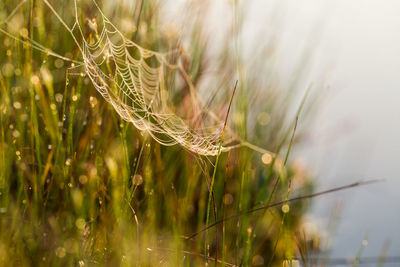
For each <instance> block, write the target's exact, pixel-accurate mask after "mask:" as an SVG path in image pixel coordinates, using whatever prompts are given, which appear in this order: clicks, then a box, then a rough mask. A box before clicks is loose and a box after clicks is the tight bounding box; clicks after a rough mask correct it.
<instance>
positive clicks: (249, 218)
mask: <svg viewBox="0 0 400 267" xmlns="http://www.w3.org/2000/svg"><path fill="white" fill-rule="evenodd" d="M222 2H223V1H222ZM19 3H20V2H19V1H17V0H4V1H1V2H0V21H3V20H5V19H6V18H7V17H8V15H10V14H11V13H12V11H13V10H14V8H15V7H17V6H18V4H19ZM51 4H52V6H53V7H54V8H55V10H56V11H57V12H58V13H59V14H60V16H61V17H62V18H63V19H64V20H65V21H66V22H67V23H68V25H72V24H73V19H74V17H73V2H72V1H60V0H53V1H51ZM79 4H80V5H82V8H80V9H79V11H80V13H81V14H80V16H81V18H82V21H86V22H87V21H89V20H91V19H92V18H95V17H96V16H98V14H97V13H96V12H97V10H96V9H95V8H94V6H93V5H92V4H91V2H90V1H89V0H88V1H82V0H81V1H79ZM164 5H166V4H164V3H162V2H160V1H152V0H138V1H133V2H130V1H120V2H118V1H111V0H110V1H106V2H104V3H100V6H102V8H103V10H104V11H105V12H106V14H107V15H108V16H109V18H110V20H112V21H113V22H114V23H115V24H116V25H117V26H118V27H120V29H121V31H123V32H124V34H125V35H126V37H127V38H130V39H131V40H133V41H134V42H136V43H138V44H140V45H141V46H143V47H146V48H149V49H153V50H156V51H168V50H171V49H176V48H179V49H180V50H181V51H182V53H183V54H184V55H185V57H184V62H183V63H184V66H185V68H186V70H187V72H188V73H189V74H190V75H191V79H192V81H193V83H194V84H195V85H196V86H198V88H199V89H198V90H199V92H200V93H201V94H202V95H204V96H205V97H204V98H205V99H204V101H205V102H206V103H208V108H209V109H210V110H213V111H214V112H215V113H216V114H218V116H219V117H220V118H221V121H223V120H224V118H225V115H226V112H227V107H228V104H229V100H230V97H231V95H232V90H233V85H234V84H235V80H238V88H237V93H236V95H235V96H234V104H233V109H232V111H231V114H230V117H229V118H230V120H229V125H230V127H231V128H232V129H234V131H235V132H236V133H237V134H238V135H239V136H241V137H242V138H243V139H246V140H249V141H251V142H252V143H255V144H258V145H259V146H261V147H263V148H265V149H268V150H270V151H273V152H278V154H279V155H280V157H284V156H285V154H286V150H287V149H288V148H287V147H288V144H289V141H290V134H291V132H292V128H293V126H294V125H293V123H291V122H293V121H294V118H293V117H291V116H290V115H288V114H291V113H290V111H291V110H293V109H296V108H297V106H294V103H295V102H298V101H297V100H298V99H295V97H294V96H298V94H297V93H296V92H298V90H299V89H301V90H302V89H304V88H298V87H297V86H296V79H293V83H291V84H292V85H291V87H290V88H280V86H281V84H280V82H279V79H280V78H279V75H278V73H277V71H276V69H275V65H276V64H278V63H277V62H276V61H274V60H273V57H274V54H273V50H274V45H275V44H274V42H273V41H271V40H265V42H264V41H262V40H260V43H259V44H257V46H258V53H257V56H255V57H253V58H250V59H249V58H246V57H242V56H240V55H241V52H240V51H241V45H240V44H237V42H238V41H237V40H238V39H239V38H237V37H238V36H239V35H240V29H241V28H240V25H241V24H242V19H243V18H242V17H241V15H240V14H237V16H238V19H236V20H235V19H232V21H236V23H232V25H231V29H230V30H228V34H226V38H224V40H225V41H224V42H223V43H221V44H220V47H212V46H209V45H208V44H209V43H210V41H211V38H212V36H210V34H209V32H210V31H209V28H210V27H215V25H212V24H211V23H210V22H209V21H207V16H206V14H207V11H208V10H209V6H212V2H211V1H208V3H206V2H204V3H201V1H189V3H188V4H187V6H186V9H185V10H186V12H187V13H186V14H182V18H183V19H182V20H186V24H185V29H184V30H182V31H180V27H179V26H177V25H174V24H166V23H164V19H165V18H164V16H163V15H162V14H163V12H165V9H164ZM224 5H226V8H230V9H231V10H236V12H238V10H241V9H240V8H241V5H245V3H236V4H235V3H230V2H229V3H224ZM233 18H234V16H233ZM0 27H1V29H4V30H5V31H7V32H9V33H10V34H12V35H13V36H17V37H18V38H20V39H21V40H26V43H25V44H24V43H21V42H19V41H16V40H14V39H13V38H11V37H9V36H7V35H5V34H4V33H0V92H1V93H0V265H3V266H92V265H104V266H119V265H122V266H181V265H185V266H197V265H202V264H205V263H206V261H208V263H209V264H214V263H213V262H214V260H213V259H215V258H218V259H219V260H220V262H219V263H218V264H219V265H222V263H221V262H226V263H227V264H228V263H229V264H235V265H242V266H249V265H251V266H257V265H259V266H266V265H268V263H270V264H272V265H276V266H282V262H283V260H285V259H293V258H296V257H297V258H298V257H300V256H301V255H300V254H299V248H298V247H299V244H301V245H300V246H301V247H308V249H309V250H312V249H318V242H314V241H315V240H314V241H313V242H312V244H313V247H312V248H311V247H310V244H306V242H307V241H306V240H303V239H304V235H303V234H302V233H301V234H299V233H298V231H299V229H300V224H301V221H302V215H303V214H304V212H305V210H306V207H307V206H306V203H305V202H297V203H296V204H290V208H289V210H287V208H288V207H286V206H285V207H284V208H283V210H284V211H288V212H287V213H286V215H284V214H285V213H284V212H283V211H282V207H281V206H279V207H276V208H273V209H269V210H267V211H260V212H257V213H251V214H247V215H244V216H240V217H237V218H234V219H231V220H228V221H226V222H224V223H220V224H218V225H217V227H213V228H211V229H210V230H208V231H207V232H208V234H207V235H206V236H207V238H205V235H204V234H199V235H197V236H196V237H195V238H193V239H190V240H187V239H186V238H185V237H187V236H190V235H191V234H193V233H195V232H197V231H199V230H200V229H202V228H203V227H204V226H205V223H206V211H207V205H208V198H209V196H208V188H209V183H210V181H211V179H212V174H213V170H214V167H213V164H214V163H215V157H208V158H206V157H201V156H198V155H194V154H191V153H189V152H187V151H185V150H184V149H182V148H181V147H179V146H173V147H163V146H160V145H159V144H158V143H157V142H154V141H153V140H152V139H151V138H150V137H149V136H148V135H146V133H141V132H139V131H137V130H136V129H135V128H134V127H133V125H132V124H129V123H126V122H124V121H122V120H121V119H120V118H119V116H118V114H116V112H115V111H114V110H113V108H112V107H111V106H110V105H109V104H108V103H106V102H105V101H104V100H103V99H102V98H101V96H100V94H99V93H98V92H97V91H96V90H95V89H94V87H93V86H92V84H91V83H90V81H89V79H88V78H87V77H86V76H85V75H84V73H83V75H80V72H79V71H80V70H79V68H77V69H78V71H77V70H76V69H72V70H70V71H69V73H72V74H69V75H66V74H67V69H69V68H70V67H71V63H70V62H67V61H63V60H61V59H58V58H54V57H51V56H49V55H47V54H46V53H42V52H40V51H37V50H36V49H33V48H32V46H30V45H29V39H33V40H35V41H36V42H38V43H40V44H42V45H43V46H44V47H47V48H51V50H53V51H56V52H57V53H59V54H61V55H63V56H65V57H68V58H73V59H76V60H77V61H79V60H81V55H80V54H79V50H78V49H77V47H76V45H75V43H74V42H73V39H72V38H71V35H70V34H69V33H68V32H67V31H66V30H65V28H64V27H63V25H62V24H61V23H59V21H58V20H57V18H56V17H55V16H54V14H52V12H51V11H50V10H49V8H48V7H47V6H46V5H45V3H44V2H43V1H42V0H35V1H33V0H28V1H26V2H25V3H24V4H23V5H22V7H21V9H19V10H18V11H16V13H15V14H13V16H12V17H11V18H9V19H8V21H7V23H3V24H2V25H0ZM83 27H86V28H87V34H88V36H87V38H88V39H89V38H90V31H89V30H88V27H89V26H88V24H86V25H83ZM28 38H29V39H28ZM235 43H236V45H235ZM76 74H78V75H76ZM298 75H299V76H301V70H298ZM169 90H171V92H172V95H173V99H172V102H173V103H174V105H175V106H174V108H175V110H176V112H177V113H178V114H185V111H186V110H188V109H190V106H188V105H189V103H190V101H187V100H188V98H189V97H190V96H189V94H188V93H187V88H185V87H184V86H182V85H179V83H177V85H176V87H175V88H170V89H169ZM302 119H303V118H302ZM221 130H222V129H221ZM287 133H289V134H287ZM271 160H272V159H270V158H268V157H264V158H263V159H262V154H260V153H259V152H256V151H253V150H251V149H249V148H245V147H244V148H238V149H235V150H232V151H230V152H228V153H223V154H221V156H220V159H219V163H218V166H217V170H216V175H215V184H214V186H213V197H212V199H213V203H212V207H213V208H212V213H211V215H210V218H211V219H210V222H209V223H212V222H214V221H216V220H220V219H222V218H224V217H226V216H228V215H230V214H234V213H237V212H243V211H246V210H248V209H251V208H254V207H258V206H260V205H263V204H267V203H268V201H269V199H270V198H271V199H270V201H271V202H275V201H279V200H282V199H285V198H286V196H287V191H288V183H289V181H291V196H293V195H296V194H297V195H298V194H303V193H307V192H311V191H312V188H313V186H312V183H311V182H310V179H309V176H308V174H307V171H305V170H304V168H303V167H302V166H300V165H299V164H297V163H296V162H294V161H291V160H290V158H289V162H288V164H287V165H286V166H282V161H276V162H275V164H271ZM263 161H264V162H265V163H267V164H264V163H263ZM273 162H274V161H273ZM279 163H280V164H279ZM276 180H278V183H277V186H278V187H277V188H278V189H277V191H276V192H275V194H273V195H272V194H271V193H272V191H273V188H274V184H275V181H276ZM283 217H285V219H284V220H283V219H282V218H283ZM282 222H283V223H282ZM307 238H309V237H307ZM311 238H312V237H311ZM204 243H206V245H204ZM275 244H276V249H275V248H274V247H275ZM204 247H206V253H207V254H208V255H207V257H208V258H207V257H206V256H205V255H204Z"/></svg>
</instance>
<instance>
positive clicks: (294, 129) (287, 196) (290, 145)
mask: <svg viewBox="0 0 400 267" xmlns="http://www.w3.org/2000/svg"><path fill="white" fill-rule="evenodd" d="M307 94H308V91H307V93H306V95H307ZM302 104H304V102H303V103H302ZM301 107H302V105H301ZM300 110H301V109H300ZM300 110H299V113H300ZM298 115H299V114H297V116H296V122H295V124H294V128H293V133H292V137H291V138H290V143H289V147H288V152H287V153H286V156H285V161H284V162H283V168H285V166H286V163H287V160H288V158H289V152H290V151H291V149H292V145H293V140H294V136H295V134H296V129H297V122H298V120H299V117H298ZM291 184H292V183H291V180H289V181H288V190H287V194H286V202H285V204H286V205H287V204H288V200H289V196H290V185H291ZM286 216H287V213H286V212H285V213H284V214H283V217H282V221H281V224H280V226H279V230H278V236H277V238H276V240H275V244H274V248H273V250H272V256H271V258H270V260H269V261H268V264H267V266H271V263H272V261H273V260H274V256H275V252H276V247H277V246H278V241H279V236H280V234H281V231H282V227H283V224H284V222H285V219H286Z"/></svg>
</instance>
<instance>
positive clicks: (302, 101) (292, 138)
mask: <svg viewBox="0 0 400 267" xmlns="http://www.w3.org/2000/svg"><path fill="white" fill-rule="evenodd" d="M311 88H312V83H311V84H310V85H309V86H308V88H307V90H306V92H305V94H304V96H303V98H302V100H301V102H300V105H299V107H298V108H297V111H296V116H295V119H294V127H293V130H292V136H291V138H290V142H289V146H288V149H287V150H286V154H285V159H284V161H283V166H282V168H285V167H286V164H287V161H288V158H289V154H290V151H291V150H292V146H293V141H294V137H295V134H296V130H297V123H298V120H299V116H300V113H301V111H302V110H303V107H304V103H305V102H306V99H307V97H308V94H309V93H310V90H311ZM289 133H290V130H288V131H287V133H286V135H285V137H284V139H283V140H282V142H281V143H280V144H279V147H278V151H277V152H276V155H278V154H279V152H280V150H281V148H282V146H283V144H284V143H285V142H286V139H287V137H288V136H289ZM276 158H277V156H275V157H274V158H273V160H272V163H271V168H272V167H273V166H274V164H275V160H276ZM278 185H279V174H278V175H277V176H276V177H275V183H274V187H273V189H272V192H271V194H270V195H269V198H268V200H267V203H266V206H268V205H269V204H270V203H271V201H272V198H273V196H274V194H275V192H276V190H277V189H278ZM288 198H289V195H287V199H288ZM265 212H266V210H265V211H264V213H263V214H262V215H261V216H260V217H261V218H262V217H263V216H264V214H265ZM257 225H258V221H256V225H255V226H254V228H255V229H256V228H257ZM278 236H279V233H278ZM274 250H275V249H274Z"/></svg>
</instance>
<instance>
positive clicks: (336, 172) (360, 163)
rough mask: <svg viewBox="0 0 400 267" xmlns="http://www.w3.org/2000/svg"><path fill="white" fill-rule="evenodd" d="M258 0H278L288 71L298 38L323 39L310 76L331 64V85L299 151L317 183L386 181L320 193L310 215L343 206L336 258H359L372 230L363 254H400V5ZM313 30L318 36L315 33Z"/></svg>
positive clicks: (323, 219)
mask: <svg viewBox="0 0 400 267" xmlns="http://www.w3.org/2000/svg"><path fill="white" fill-rule="evenodd" d="M257 5H258V6H261V5H264V6H265V8H266V10H269V8H270V7H271V6H274V5H275V6H280V8H279V9H278V10H279V11H278V12H277V13H278V14H279V15H276V14H275V16H278V17H280V20H281V21H282V23H283V24H285V25H287V27H285V33H284V36H285V37H284V39H283V40H282V43H283V44H284V45H283V46H284V47H285V49H283V50H284V53H282V54H283V57H282V58H283V61H281V62H282V65H281V67H282V68H283V69H285V68H287V67H288V66H289V67H290V66H291V60H290V59H291V58H292V55H293V54H295V53H297V52H298V49H299V48H298V44H299V43H300V44H302V43H303V42H314V41H316V40H315V39H319V40H317V42H318V45H317V46H316V50H314V52H316V53H317V56H315V58H314V64H313V66H314V68H315V69H314V70H311V71H310V73H309V78H310V81H312V80H313V79H316V77H317V76H316V75H318V70H320V69H321V68H325V67H326V65H328V66H329V75H327V76H326V77H327V78H326V79H325V82H326V83H327V84H329V87H330V89H329V90H328V93H326V94H325V97H324V99H323V104H320V105H319V110H318V112H317V114H315V115H316V120H315V121H314V123H313V126H312V127H311V128H309V129H308V134H309V135H308V137H307V139H306V140H305V141H304V143H302V146H301V149H299V147H298V150H297V155H298V156H299V157H301V158H302V159H303V161H304V162H306V165H307V166H309V167H311V168H312V169H313V170H314V171H315V174H316V179H317V184H318V186H317V187H318V188H320V189H323V188H329V187H331V186H334V185H338V184H342V183H346V182H349V181H359V180H363V179H385V180H386V182H384V183H381V184H376V185H372V186H367V187H362V188H357V189H355V190H350V191H346V192H342V193H339V194H335V195H333V196H332V195H331V196H325V197H321V198H319V199H318V200H317V201H314V202H313V205H312V206H313V207H312V210H311V212H309V215H310V216H312V217H313V218H314V219H316V220H317V221H319V222H320V223H321V224H322V225H325V226H327V225H328V223H329V219H328V218H330V217H329V216H328V215H329V214H330V212H332V208H333V207H335V205H336V204H334V203H340V204H339V205H340V206H341V209H342V212H341V214H340V216H339V217H340V221H339V222H338V226H337V230H336V234H335V235H334V237H333V240H332V242H333V255H334V257H347V256H354V255H355V254H356V253H357V251H358V248H359V247H360V246H361V242H362V240H363V239H364V238H365V235H366V234H367V233H369V239H368V245H367V246H366V248H365V251H364V253H365V254H364V255H368V256H372V257H376V256H378V255H379V253H380V251H381V250H382V248H384V247H385V246H387V245H388V244H390V245H389V247H390V249H389V251H388V255H400V232H399V231H398V226H399V225H400V214H399V212H398V208H397V207H398V204H399V203H400V194H399V189H400V180H399V177H398V175H399V170H400V167H399V164H398V163H397V161H398V159H399V154H400V142H399V141H398V136H400V127H399V122H400V105H399V104H398V101H399V96H400V95H399V89H400V75H399V70H400V52H399V47H400V35H399V34H398V32H399V30H400V17H399V16H398V10H400V3H399V2H398V1H374V0H367V1H358V0H351V1H341V0H339V1H336V0H334V1H313V0H305V1H268V4H266V3H265V1H258V3H257ZM263 12H264V11H263V10H262V9H261V8H255V13H257V16H258V17H259V19H255V18H254V24H259V23H261V21H262V19H261V18H262V17H263ZM264 14H265V13H264ZM316 29H317V30H316ZM315 31H317V32H318V33H319V36H318V35H317V36H315V37H310V36H311V35H312V33H313V32H315ZM285 54H286V55H285ZM300 124H301V122H300ZM384 244H386V245H384ZM393 266H396V265H393Z"/></svg>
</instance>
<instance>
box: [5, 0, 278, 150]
mask: <svg viewBox="0 0 400 267" xmlns="http://www.w3.org/2000/svg"><path fill="white" fill-rule="evenodd" d="M92 1H93V4H94V5H95V6H96V7H97V9H98V11H99V13H100V20H101V23H102V30H101V31H100V32H98V25H97V21H96V20H94V19H93V20H87V22H88V26H89V27H90V28H91V30H92V31H93V32H94V33H95V40H93V39H90V40H87V39H86V38H85V34H84V33H83V32H84V31H83V29H82V26H81V25H80V23H79V18H78V7H77V1H76V0H74V7H75V22H74V24H73V26H72V27H69V26H68V25H67V24H66V23H65V22H64V20H63V19H62V18H61V17H60V16H59V14H58V13H57V12H56V11H55V9H54V8H53V6H52V5H51V4H50V3H49V2H48V1H47V0H43V2H44V3H45V4H46V5H47V6H48V7H49V8H50V10H51V11H52V12H53V13H54V15H55V16H56V17H57V19H58V20H59V21H60V22H61V23H62V25H63V26H64V27H65V28H66V30H68V32H69V33H70V34H71V36H72V38H73V39H74V41H75V43H76V45H77V46H78V48H79V50H80V52H81V54H82V58H83V62H79V61H76V60H72V59H69V58H66V57H63V56H61V55H59V54H57V53H55V52H53V51H51V50H50V49H47V48H46V47H44V46H42V45H40V44H39V43H37V42H35V41H34V40H30V39H29V38H26V39H28V41H25V40H22V39H20V38H18V37H15V36H13V35H11V34H10V33H8V32H7V31H5V30H3V29H2V28H0V31H1V32H2V33H4V34H6V35H7V36H9V37H11V38H13V39H16V40H18V41H21V42H23V43H25V44H29V45H31V46H32V47H33V48H35V49H37V50H40V51H42V52H45V53H47V54H48V55H51V56H55V57H58V58H61V59H63V60H66V61H71V62H74V63H78V64H79V66H83V68H84V70H85V71H84V72H85V74H86V75H87V76H88V77H89V79H90V80H91V82H92V84H93V86H94V87H95V88H96V90H97V91H98V92H99V93H100V94H101V95H102V96H103V98H104V99H105V100H106V101H107V102H109V103H110V104H111V105H112V106H113V108H114V109H115V111H116V112H117V113H118V114H119V116H120V117H121V118H122V119H123V120H125V121H128V122H131V123H133V125H134V126H135V127H136V128H137V129H139V130H140V131H144V132H147V133H148V134H150V135H151V136H152V138H153V139H154V140H155V141H157V142H158V143H160V144H162V145H165V146H172V145H177V144H178V145H180V146H182V147H183V148H185V149H187V150H189V151H191V152H193V153H196V154H198V155H204V156H214V155H217V154H218V153H219V152H221V151H228V150H230V149H233V148H237V147H240V146H247V147H249V148H250V149H252V150H256V151H259V152H261V153H268V154H270V155H273V153H271V152H269V151H267V150H265V149H262V148H259V147H257V146H255V145H252V144H250V143H248V142H247V141H244V140H241V139H240V138H239V137H238V136H237V135H235V133H234V132H233V131H232V130H230V129H229V128H226V130H227V132H228V134H229V136H230V137H229V138H228V139H226V140H224V143H223V144H222V146H221V147H220V142H221V132H222V129H223V122H221V120H220V119H219V118H218V116H216V115H215V114H214V113H213V112H212V111H210V110H208V109H205V108H203V107H202V106H203V104H202V100H201V97H199V95H198V92H197V91H196V89H195V87H194V85H193V84H192V81H191V79H190V75H189V74H188V73H187V72H186V71H185V69H184V68H183V66H182V62H181V58H182V56H181V51H179V50H174V51H170V52H167V53H160V52H156V51H152V50H149V49H145V48H143V47H141V46H139V45H138V44H136V43H135V42H133V41H131V40H130V39H128V38H126V37H125V36H124V35H123V34H122V33H121V32H120V31H119V30H118V28H117V27H116V26H115V25H114V24H113V23H112V22H111V21H110V20H109V19H108V18H107V17H106V16H105V14H104V13H103V12H102V10H101V8H100V7H99V5H98V4H97V2H96V1H95V0H92ZM25 2H26V1H25V0H23V1H22V2H21V3H20V4H19V5H18V6H17V7H16V8H15V9H14V10H13V11H12V12H11V14H10V15H9V17H7V19H6V21H4V22H1V23H0V26H1V24H3V23H7V20H8V19H9V18H10V17H11V16H12V15H14V14H15V13H16V11H17V9H18V8H20V6H22V4H23V3H25ZM76 29H78V31H79V33H80V35H81V38H80V39H81V42H78V39H77V37H76V36H75V34H74V31H75V30H76ZM178 76H179V77H180V80H183V83H184V84H185V86H186V87H188V89H189V94H190V99H191V104H192V109H193V112H192V116H191V118H189V119H185V120H184V119H183V118H182V117H181V116H178V115H177V114H176V112H175V111H174V110H173V106H171V103H170V101H169V100H168V98H169V92H170V91H171V90H172V88H173V87H174V86H177V84H178V83H179V77H178ZM181 83H182V82H181ZM204 115H206V116H204ZM205 117H207V119H205ZM230 144H233V145H230Z"/></svg>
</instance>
